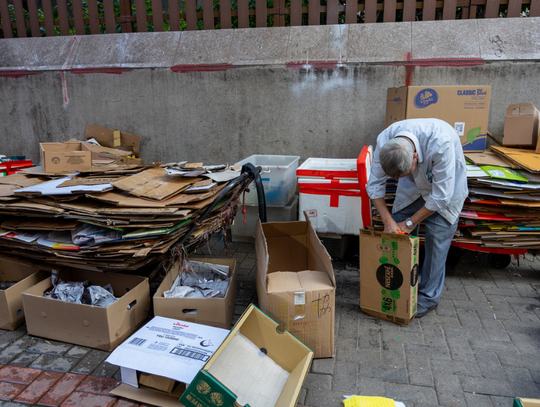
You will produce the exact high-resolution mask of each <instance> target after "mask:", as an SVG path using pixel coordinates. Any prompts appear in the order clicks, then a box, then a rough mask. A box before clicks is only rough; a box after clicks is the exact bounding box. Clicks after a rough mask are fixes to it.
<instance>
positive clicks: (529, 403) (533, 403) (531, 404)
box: [517, 397, 540, 407]
mask: <svg viewBox="0 0 540 407" xmlns="http://www.w3.org/2000/svg"><path fill="white" fill-rule="evenodd" d="M517 400H518V401H519V402H520V403H521V405H522V406H523V407H537V406H540V399H526V398H523V397H518V398H517Z"/></svg>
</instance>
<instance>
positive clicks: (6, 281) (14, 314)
mask: <svg viewBox="0 0 540 407" xmlns="http://www.w3.org/2000/svg"><path fill="white" fill-rule="evenodd" d="M49 275H50V273H47V272H45V271H42V270H40V267H38V266H37V265H34V264H32V263H30V262H28V263H27V262H23V261H22V260H21V259H18V258H16V257H11V256H9V257H8V256H6V257H4V256H2V257H0V329H7V330H10V331H12V330H14V329H16V328H17V327H18V326H19V325H21V324H22V323H23V322H24V309H23V301H22V295H21V293H22V292H23V291H24V290H26V289H27V288H29V287H32V286H33V285H34V284H37V283H39V282H40V281H42V280H44V279H46V278H47V277H48V276H49Z"/></svg>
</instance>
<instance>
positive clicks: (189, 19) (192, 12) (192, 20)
mask: <svg viewBox="0 0 540 407" xmlns="http://www.w3.org/2000/svg"><path fill="white" fill-rule="evenodd" d="M185 5H186V28H187V29H188V30H190V31H191V30H196V29H197V3H196V0H186V2H185Z"/></svg>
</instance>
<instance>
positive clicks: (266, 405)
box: [208, 332, 289, 407]
mask: <svg viewBox="0 0 540 407" xmlns="http://www.w3.org/2000/svg"><path fill="white" fill-rule="evenodd" d="M208 372H209V373H210V374H212V376H214V377H215V378H216V379H218V380H219V381H220V382H221V383H222V384H223V385H224V386H226V387H227V388H228V389H229V390H230V391H231V392H233V393H234V394H236V395H237V396H238V399H237V400H236V402H237V404H238V405H241V406H243V405H246V404H249V405H250V406H251V407H274V406H275V405H276V402H277V400H278V398H279V396H280V395H281V391H282V390H283V387H284V386H285V383H286V382H287V378H288V377H289V372H287V371H286V370H285V369H283V368H282V367H280V366H279V365H278V364H277V363H276V362H274V361H273V360H272V359H271V358H270V357H268V356H266V354H264V353H263V352H261V350H260V349H259V348H258V347H257V346H256V345H255V344H254V343H253V342H251V341H250V340H249V339H248V338H246V337H245V336H244V335H242V334H241V333H240V332H237V333H236V335H234V337H233V338H232V340H231V341H230V342H229V344H228V345H227V346H226V347H225V349H224V350H223V352H222V353H221V354H220V355H219V358H218V359H217V360H216V361H215V362H214V364H212V366H210V369H208Z"/></svg>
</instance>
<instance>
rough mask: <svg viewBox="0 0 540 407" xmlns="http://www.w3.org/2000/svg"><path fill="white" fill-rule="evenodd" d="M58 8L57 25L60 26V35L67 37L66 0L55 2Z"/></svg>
mask: <svg viewBox="0 0 540 407" xmlns="http://www.w3.org/2000/svg"><path fill="white" fill-rule="evenodd" d="M56 5H57V7H58V25H59V26H60V35H69V21H68V12H67V4H66V0H56Z"/></svg>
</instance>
